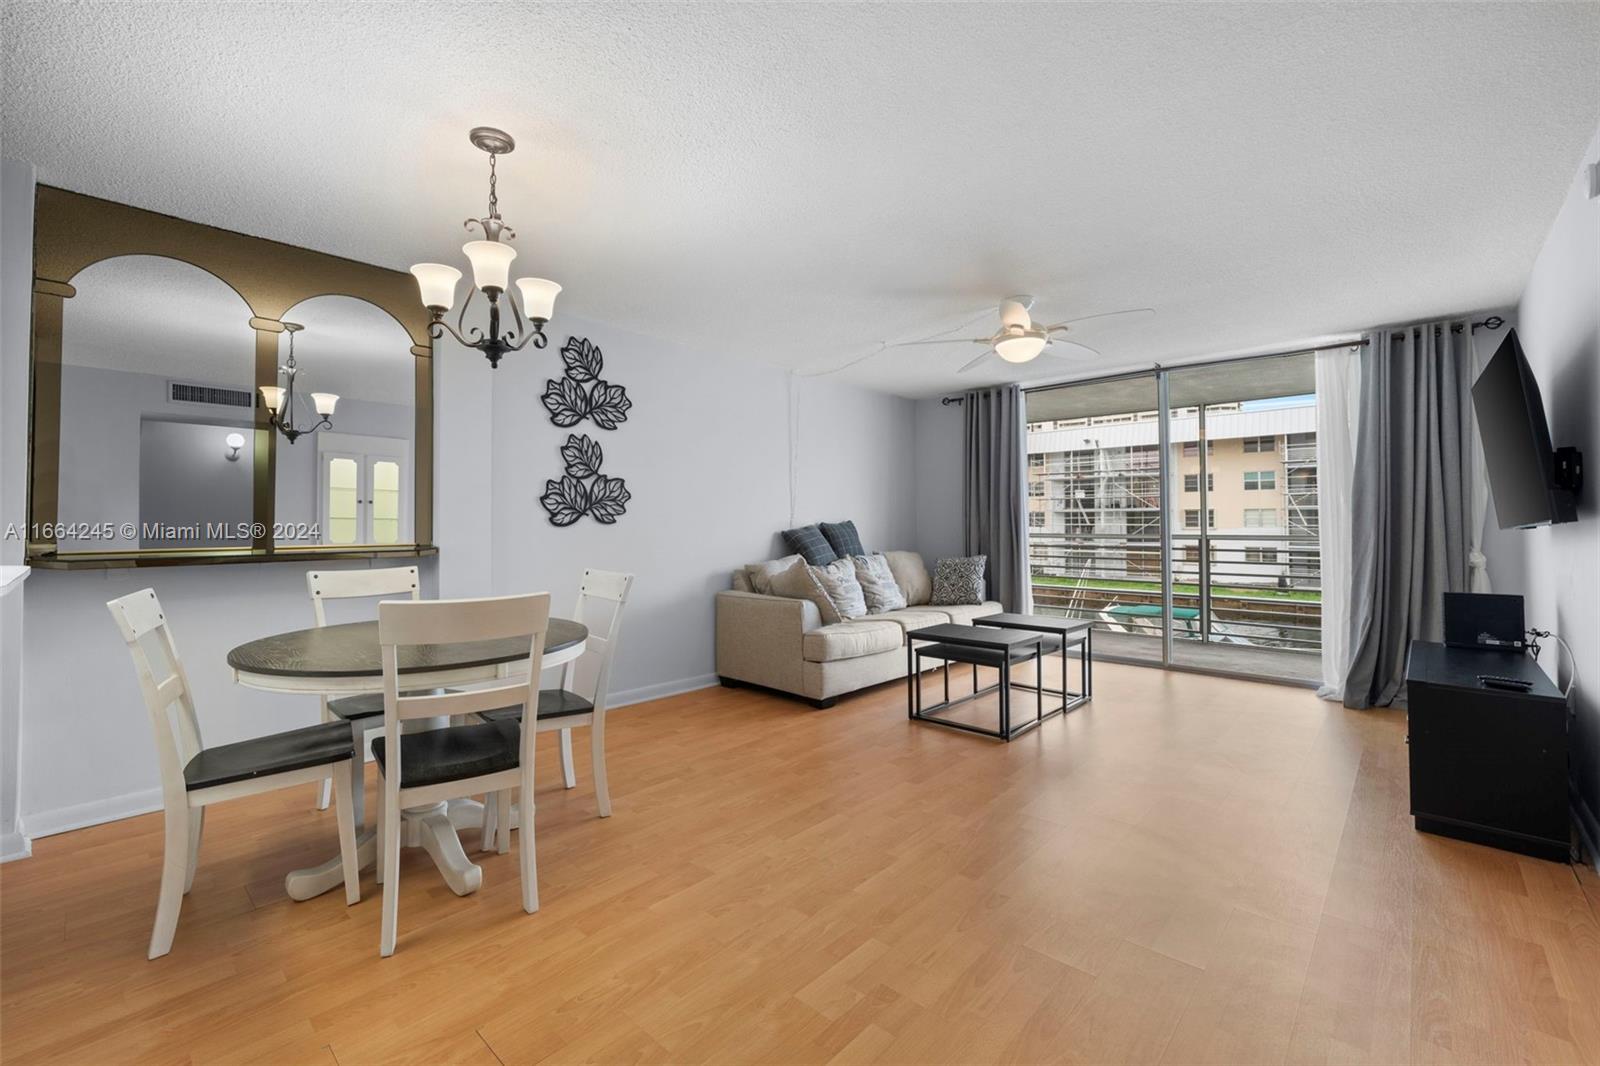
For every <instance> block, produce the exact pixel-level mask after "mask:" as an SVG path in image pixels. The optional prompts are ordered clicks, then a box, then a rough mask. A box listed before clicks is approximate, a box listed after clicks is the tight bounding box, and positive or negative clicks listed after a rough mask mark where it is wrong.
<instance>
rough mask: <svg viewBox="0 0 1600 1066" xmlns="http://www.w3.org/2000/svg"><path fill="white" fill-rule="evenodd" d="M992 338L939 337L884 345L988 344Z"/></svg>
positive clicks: (897, 346)
mask: <svg viewBox="0 0 1600 1066" xmlns="http://www.w3.org/2000/svg"><path fill="white" fill-rule="evenodd" d="M991 340H993V338H992V337H940V338H939V339H937V340H931V341H896V342H895V343H894V344H889V345H885V347H888V348H910V347H913V346H914V345H918V344H988V343H989V342H990V341H991Z"/></svg>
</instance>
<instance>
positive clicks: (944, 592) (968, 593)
mask: <svg viewBox="0 0 1600 1066" xmlns="http://www.w3.org/2000/svg"><path fill="white" fill-rule="evenodd" d="M988 561H989V557H988V556H987V555H968V556H965V557H963V558H959V559H940V560H939V561H938V562H937V563H935V564H934V567H933V604H934V606H946V607H954V606H956V605H957V604H965V603H982V602H983V567H984V564H985V563H987V562H988Z"/></svg>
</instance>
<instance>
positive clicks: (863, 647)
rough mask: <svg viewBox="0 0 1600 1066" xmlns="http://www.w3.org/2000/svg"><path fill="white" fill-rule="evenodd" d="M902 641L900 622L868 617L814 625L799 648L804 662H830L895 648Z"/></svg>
mask: <svg viewBox="0 0 1600 1066" xmlns="http://www.w3.org/2000/svg"><path fill="white" fill-rule="evenodd" d="M904 642H905V633H904V631H903V630H902V629H901V628H900V627H899V626H897V625H895V624H894V623H892V622H883V621H880V620H878V619H877V618H871V619H862V620H859V621H855V622H839V623H836V624H834V625H829V626H823V627H822V628H821V629H813V630H812V631H811V632H809V633H807V634H806V635H805V637H804V639H803V640H802V643H801V650H802V654H804V656H805V658H806V661H807V662H813V663H831V662H838V661H839V660H841V659H859V658H861V657H862V656H864V655H876V654H878V653H879V652H885V651H894V650H895V649H897V648H899V647H900V646H901V645H902V644H903V643H904Z"/></svg>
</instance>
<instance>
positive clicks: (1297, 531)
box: [1028, 397, 1318, 586]
mask: <svg viewBox="0 0 1600 1066" xmlns="http://www.w3.org/2000/svg"><path fill="white" fill-rule="evenodd" d="M1203 419H1204V425H1203V426H1202V413H1201V412H1200V411H1199V410H1197V409H1194V408H1189V409H1187V410H1180V411H1177V412H1175V413H1174V415H1173V417H1172V419H1171V426H1170V438H1169V439H1170V447H1171V449H1172V455H1171V461H1170V463H1169V464H1168V470H1169V472H1170V474H1169V476H1170V477H1171V479H1172V482H1171V485H1170V487H1169V488H1170V496H1169V498H1170V506H1171V508H1172V523H1171V526H1172V533H1173V542H1172V543H1173V560H1172V562H1173V569H1174V573H1175V574H1176V575H1177V576H1178V577H1179V578H1188V579H1190V580H1195V579H1198V578H1199V577H1200V576H1201V573H1200V571H1201V560H1202V556H1203V554H1204V552H1205V549H1209V556H1207V557H1206V562H1207V564H1208V568H1209V569H1210V571H1211V573H1210V575H1209V576H1210V578H1211V580H1212V581H1213V582H1217V581H1220V580H1222V579H1223V578H1225V579H1226V580H1227V581H1228V582H1231V583H1244V584H1252V585H1258V584H1272V585H1278V586H1286V585H1288V586H1292V585H1295V584H1299V583H1304V582H1305V581H1306V580H1307V579H1312V583H1313V584H1314V575H1315V573H1316V572H1317V566H1316V559H1317V534H1318V523H1317V450H1316V405H1315V400H1314V399H1313V398H1311V397H1306V398H1304V402H1300V403H1294V402H1289V403H1283V404H1279V405H1271V406H1268V405H1258V404H1250V403H1242V404H1238V403H1236V404H1220V405H1211V406H1208V407H1207V408H1206V409H1205V411H1204V413H1203ZM1202 435H1203V436H1204V438H1205V441H1206V446H1205V454H1204V456H1202V455H1201V448H1200V440H1201V437H1202ZM1159 448H1160V443H1159V425H1158V422H1157V416H1156V413H1155V412H1153V411H1146V412H1138V413H1133V414H1123V415H1111V416H1100V417H1094V418H1081V419H1072V420H1068V421H1058V422H1041V423H1034V424H1032V425H1030V426H1029V432H1028V525H1029V531H1030V534H1031V535H1032V539H1033V543H1034V550H1033V552H1032V555H1033V558H1034V563H1035V570H1036V572H1037V571H1039V570H1040V569H1041V567H1042V568H1043V569H1044V571H1045V572H1047V573H1057V574H1060V575H1061V576H1069V577H1070V576H1072V575H1071V571H1073V570H1079V571H1081V572H1084V573H1086V574H1088V575H1089V576H1093V577H1096V578H1106V577H1115V576H1119V575H1120V576H1146V575H1159V573H1160V571H1161V556H1160V483H1159V479H1160V465H1161V464H1160V457H1159ZM1202 478H1203V479H1204V484H1202Z"/></svg>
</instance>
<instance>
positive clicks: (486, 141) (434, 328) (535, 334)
mask: <svg viewBox="0 0 1600 1066" xmlns="http://www.w3.org/2000/svg"><path fill="white" fill-rule="evenodd" d="M467 138H468V140H470V141H471V142H472V143H473V144H474V145H476V146H477V147H478V148H480V149H482V150H483V151H485V152H488V153H489V213H488V214H487V215H486V216H484V217H483V218H469V219H467V221H466V227H467V229H468V230H469V231H470V230H471V229H472V227H473V226H477V227H478V228H479V229H481V230H483V240H480V241H468V242H467V243H466V244H464V245H462V246H461V250H462V251H463V252H465V253H466V256H467V260H468V261H469V262H470V263H471V264H472V284H473V288H472V289H468V290H467V301H466V303H464V304H462V305H461V314H460V316H459V317H458V318H457V320H456V324H455V325H454V326H451V325H450V324H449V323H448V322H446V321H445V320H444V316H445V314H446V313H447V312H448V311H449V310H450V308H451V307H452V306H453V305H454V304H455V300H456V282H458V281H460V280H461V271H459V270H457V269H456V268H455V267H453V266H446V265H445V264H443V263H418V264H417V265H416V266H414V267H412V268H411V273H412V274H414V275H416V278H417V287H418V288H419V289H421V291H422V303H423V306H425V307H426V308H427V309H428V313H429V314H430V315H431V316H432V322H431V323H430V325H429V327H428V335H429V336H431V337H432V338H433V339H434V340H438V339H439V338H441V337H443V336H444V333H445V331H446V330H448V331H449V332H450V335H451V336H452V337H454V338H455V339H456V340H457V341H458V342H460V343H461V344H463V345H465V346H466V347H468V348H476V349H477V350H478V351H480V352H482V353H483V354H484V356H485V357H487V358H488V360H489V365H490V366H491V367H496V366H499V365H500V357H501V356H502V355H505V354H506V353H507V352H516V351H521V350H522V348H523V347H524V346H525V345H527V344H528V343H529V342H530V341H531V342H532V343H533V346H534V347H535V348H543V347H544V346H545V345H546V344H548V343H549V340H548V338H546V337H545V335H544V325H545V323H546V322H548V321H550V316H551V314H552V313H554V311H555V305H556V294H557V293H559V292H560V291H561V286H560V285H557V284H556V283H555V282H553V281H547V280H545V279H544V278H518V279H517V289H518V291H519V292H521V294H522V306H521V307H520V308H519V307H518V306H517V299H516V297H515V296H514V295H513V294H512V293H510V292H508V291H507V280H508V279H509V278H510V275H511V261H512V260H513V259H515V258H516V257H517V250H516V249H515V248H513V247H511V245H509V244H507V243H505V241H503V240H502V239H501V238H502V237H504V238H505V239H506V240H511V239H514V238H515V237H516V235H517V234H516V231H515V230H513V229H512V228H511V227H510V226H508V225H506V223H505V220H504V219H502V218H501V217H500V197H499V195H498V194H497V192H496V190H495V160H496V159H498V158H499V157H500V156H502V155H506V154H509V153H510V152H511V150H512V149H514V148H515V147H516V142H515V141H513V140H512V139H511V135H510V134H509V133H506V132H505V131H504V130H497V129H494V128H492V127H490V126H479V127H477V128H476V129H474V130H473V131H472V132H471V133H469V134H468V135H467ZM474 291H481V292H482V293H483V295H484V298H485V299H487V300H488V301H489V332H488V333H487V334H485V333H484V331H483V330H482V329H481V328H480V327H478V326H472V327H470V328H469V327H468V326H467V308H469V307H471V306H472V295H473V292H474ZM502 296H504V297H505V301H506V303H507V304H508V305H509V306H510V308H511V316H512V319H513V321H514V322H515V326H514V328H512V329H508V330H506V331H505V332H503V333H502V332H501V330H500V298H501V297H502ZM524 316H526V319H527V321H526V322H524V321H523V319H524ZM469 335H470V337H471V339H470V340H469V339H468V336H469Z"/></svg>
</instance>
